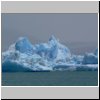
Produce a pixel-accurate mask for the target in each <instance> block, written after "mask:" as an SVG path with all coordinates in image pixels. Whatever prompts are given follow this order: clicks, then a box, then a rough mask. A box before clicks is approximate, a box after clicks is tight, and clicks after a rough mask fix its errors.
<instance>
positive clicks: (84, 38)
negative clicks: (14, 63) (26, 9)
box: [1, 13, 98, 54]
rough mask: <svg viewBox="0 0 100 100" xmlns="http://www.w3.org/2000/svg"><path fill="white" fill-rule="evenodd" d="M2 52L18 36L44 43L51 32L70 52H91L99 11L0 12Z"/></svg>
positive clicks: (94, 46) (95, 36) (94, 44)
mask: <svg viewBox="0 0 100 100" xmlns="http://www.w3.org/2000/svg"><path fill="white" fill-rule="evenodd" d="M1 21H2V24H1V25H2V26H1V34H2V35H1V36H2V51H4V50H7V49H8V47H9V46H10V45H11V44H12V43H14V42H15V41H16V40H17V39H18V38H19V37H27V38H29V40H30V41H31V42H32V43H33V44H36V43H41V42H47V41H48V39H49V37H50V36H51V35H52V34H53V35H55V37H57V38H59V40H60V42H61V43H63V44H64V45H66V46H67V47H68V48H69V49H70V50H71V51H72V53H76V54H80V53H81V54H82V53H84V52H92V51H93V50H94V49H95V48H96V47H97V45H98V14H97V13H94V14H91V13H90V14H89V13H87V14H85V13H79V14H75V13H74V14H72V13H66V14H50V13H49V14H17V13H15V14H14V13H13V14H3V13H2V14H1Z"/></svg>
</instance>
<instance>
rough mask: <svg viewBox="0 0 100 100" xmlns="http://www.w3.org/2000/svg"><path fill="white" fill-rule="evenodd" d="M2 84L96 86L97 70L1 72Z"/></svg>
mask: <svg viewBox="0 0 100 100" xmlns="http://www.w3.org/2000/svg"><path fill="white" fill-rule="evenodd" d="M2 85H3V86H97V85H98V71H73V72H71V71H54V72H3V73H2Z"/></svg>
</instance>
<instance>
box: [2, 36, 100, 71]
mask: <svg viewBox="0 0 100 100" xmlns="http://www.w3.org/2000/svg"><path fill="white" fill-rule="evenodd" d="M56 70H59V71H63V70H70V71H75V70H98V49H96V50H95V51H94V52H93V53H86V54H85V55H73V54H71V51H70V50H69V48H68V47H66V46H65V45H63V44H61V43H60V42H59V40H58V39H56V38H55V37H54V36H53V35H52V36H51V37H50V39H49V40H48V42H47V43H40V44H35V45H33V44H31V42H30V41H29V40H28V39H27V38H26V37H20V38H19V39H18V40H17V41H16V42H15V43H14V44H12V45H11V46H10V47H9V49H8V50H7V51H5V52H3V53H2V71H3V72H7V71H8V72H19V71H33V72H34V71H56Z"/></svg>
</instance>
